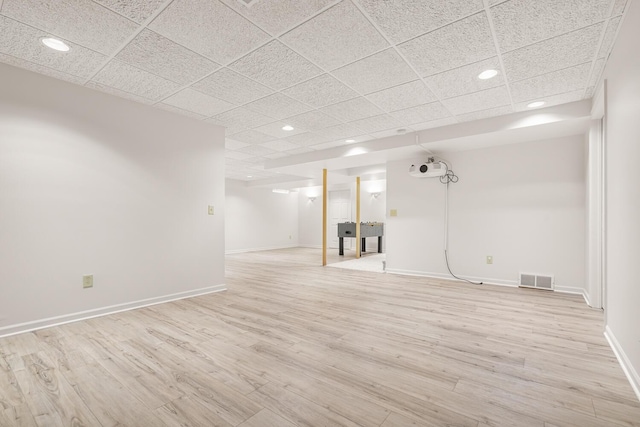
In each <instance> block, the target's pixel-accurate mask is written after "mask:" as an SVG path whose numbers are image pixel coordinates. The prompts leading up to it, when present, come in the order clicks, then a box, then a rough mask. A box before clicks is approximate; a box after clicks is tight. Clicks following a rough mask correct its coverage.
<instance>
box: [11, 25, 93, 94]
mask: <svg viewBox="0 0 640 427" xmlns="http://www.w3.org/2000/svg"><path fill="white" fill-rule="evenodd" d="M0 20H1V19H0ZM1 25H2V24H0V27H1ZM1 37H2V36H0V38H1ZM0 43H2V42H1V41H0ZM0 62H2V63H5V64H9V65H13V66H14V67H19V68H24V69H26V70H30V71H33V72H35V73H40V74H44V75H47V76H49V77H54V78H56V79H60V80H65V81H68V82H71V83H75V84H80V85H81V84H83V83H84V81H85V79H84V78H82V77H78V76H73V75H71V74H67V73H64V72H62V71H58V70H54V69H53V68H49V67H45V66H44V65H40V64H36V63H35V62H31V61H27V60H26V59H21V58H16V57H15V56H11V55H5V54H4V53H0Z"/></svg>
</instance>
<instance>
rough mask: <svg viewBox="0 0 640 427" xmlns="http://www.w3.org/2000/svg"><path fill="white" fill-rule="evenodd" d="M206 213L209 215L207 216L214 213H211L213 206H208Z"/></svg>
mask: <svg viewBox="0 0 640 427" xmlns="http://www.w3.org/2000/svg"><path fill="white" fill-rule="evenodd" d="M207 212H208V213H209V215H213V213H214V211H213V205H209V207H208V209H207Z"/></svg>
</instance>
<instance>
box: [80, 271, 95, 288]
mask: <svg viewBox="0 0 640 427" xmlns="http://www.w3.org/2000/svg"><path fill="white" fill-rule="evenodd" d="M82 287H83V288H85V289H86V288H93V274H87V275H86V276H82Z"/></svg>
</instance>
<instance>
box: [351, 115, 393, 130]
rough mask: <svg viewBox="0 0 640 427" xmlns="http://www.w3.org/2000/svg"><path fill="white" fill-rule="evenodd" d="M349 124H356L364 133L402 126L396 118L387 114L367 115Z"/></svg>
mask: <svg viewBox="0 0 640 427" xmlns="http://www.w3.org/2000/svg"><path fill="white" fill-rule="evenodd" d="M349 124H350V125H352V126H356V127H357V128H358V129H362V130H363V131H364V133H374V132H379V131H381V130H386V129H392V128H398V127H399V126H400V123H399V122H398V121H397V120H396V119H394V118H393V117H391V116H389V115H387V114H381V115H379V116H373V117H367V118H365V119H360V120H356V121H354V122H351V123H349Z"/></svg>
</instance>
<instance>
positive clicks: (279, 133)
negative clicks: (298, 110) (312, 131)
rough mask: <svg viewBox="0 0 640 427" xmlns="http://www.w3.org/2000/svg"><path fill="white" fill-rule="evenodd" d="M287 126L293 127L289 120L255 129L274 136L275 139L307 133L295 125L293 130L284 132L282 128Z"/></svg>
mask: <svg viewBox="0 0 640 427" xmlns="http://www.w3.org/2000/svg"><path fill="white" fill-rule="evenodd" d="M285 125H289V126H291V123H290V122H289V121H288V119H287V120H286V121H278V122H273V123H269V124H268V125H264V126H260V127H257V128H255V130H257V131H258V132H262V133H264V134H267V135H270V136H273V137H275V138H286V137H288V136H293V135H297V134H300V133H304V132H306V131H307V130H306V129H301V128H299V127H298V126H295V125H294V126H293V127H294V129H293V130H283V129H282V127H283V126H285Z"/></svg>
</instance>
